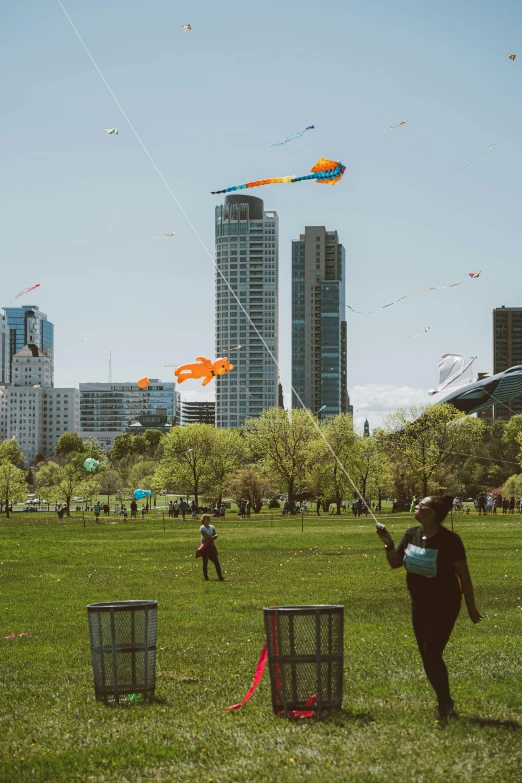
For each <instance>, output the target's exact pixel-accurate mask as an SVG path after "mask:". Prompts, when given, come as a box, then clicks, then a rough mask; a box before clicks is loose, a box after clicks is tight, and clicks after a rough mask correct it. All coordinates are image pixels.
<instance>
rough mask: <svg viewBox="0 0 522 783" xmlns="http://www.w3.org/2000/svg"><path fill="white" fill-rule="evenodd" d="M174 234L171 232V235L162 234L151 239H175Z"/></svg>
mask: <svg viewBox="0 0 522 783" xmlns="http://www.w3.org/2000/svg"><path fill="white" fill-rule="evenodd" d="M175 236H176V234H175V232H173V233H172V234H162V235H161V236H160V237H152V238H153V239H167V238H168V237H175Z"/></svg>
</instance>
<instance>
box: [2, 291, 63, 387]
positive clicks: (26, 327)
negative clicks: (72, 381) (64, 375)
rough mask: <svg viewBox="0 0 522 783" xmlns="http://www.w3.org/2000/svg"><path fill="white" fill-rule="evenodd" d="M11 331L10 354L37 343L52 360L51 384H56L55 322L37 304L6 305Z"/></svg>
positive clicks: (8, 326) (11, 356) (8, 327)
mask: <svg viewBox="0 0 522 783" xmlns="http://www.w3.org/2000/svg"><path fill="white" fill-rule="evenodd" d="M4 310H5V314H6V318H7V329H8V332H9V355H10V363H11V367H12V364H13V357H14V355H15V354H16V353H18V351H21V350H22V348H23V347H24V346H25V345H28V344H32V345H36V346H37V347H38V348H39V349H40V351H41V352H42V353H44V354H45V355H46V356H48V357H49V359H50V360H51V386H53V385H54V324H52V323H51V322H50V321H48V320H47V316H46V315H45V313H42V312H41V311H40V310H39V308H38V307H36V305H23V306H22V307H5V308H4Z"/></svg>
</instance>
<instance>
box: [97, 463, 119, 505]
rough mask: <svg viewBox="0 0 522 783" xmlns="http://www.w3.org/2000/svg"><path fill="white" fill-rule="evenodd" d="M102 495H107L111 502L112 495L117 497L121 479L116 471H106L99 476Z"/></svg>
mask: <svg viewBox="0 0 522 783" xmlns="http://www.w3.org/2000/svg"><path fill="white" fill-rule="evenodd" d="M97 479H98V482H99V486H100V489H99V492H100V495H107V499H108V500H109V502H110V496H111V495H117V494H118V492H119V490H120V488H121V479H120V477H119V475H118V473H117V472H116V471H115V470H110V469H108V470H104V471H103V472H102V473H100V474H99V475H98V476H97Z"/></svg>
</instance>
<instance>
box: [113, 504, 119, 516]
mask: <svg viewBox="0 0 522 783" xmlns="http://www.w3.org/2000/svg"><path fill="white" fill-rule="evenodd" d="M119 513H120V504H119V503H115V504H114V516H115V517H117V516H118V515H119Z"/></svg>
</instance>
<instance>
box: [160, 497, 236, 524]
mask: <svg viewBox="0 0 522 783" xmlns="http://www.w3.org/2000/svg"><path fill="white" fill-rule="evenodd" d="M200 511H203V512H204V513H206V514H209V515H210V514H212V516H213V517H224V516H225V513H226V507H225V504H224V503H221V504H220V505H219V508H218V507H217V506H216V507H214V508H212V507H211V506H204V507H200V506H198V504H197V503H196V501H195V500H191V501H190V502H189V501H188V500H185V499H184V498H181V499H180V500H178V499H177V498H176V500H169V506H168V514H169V517H171V518H172V519H179V515H180V514H181V518H182V519H183V522H184V521H185V518H186V516H187V514H189V513H190V517H191V519H199V517H198V514H199V512H200Z"/></svg>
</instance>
